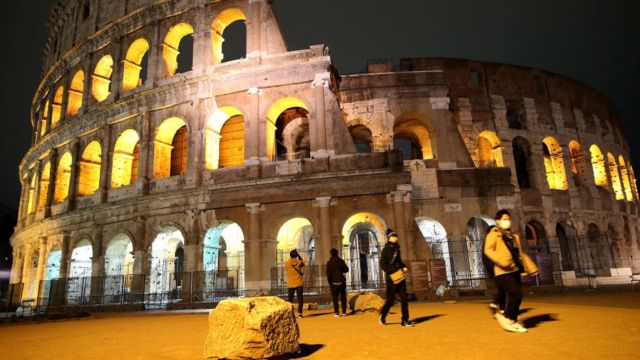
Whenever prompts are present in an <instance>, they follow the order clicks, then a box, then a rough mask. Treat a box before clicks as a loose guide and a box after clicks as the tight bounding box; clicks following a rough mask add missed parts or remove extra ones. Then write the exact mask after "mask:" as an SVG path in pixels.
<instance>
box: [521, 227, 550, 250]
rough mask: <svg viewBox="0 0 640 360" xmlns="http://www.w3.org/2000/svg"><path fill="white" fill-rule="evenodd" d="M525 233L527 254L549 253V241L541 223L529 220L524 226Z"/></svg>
mask: <svg viewBox="0 0 640 360" xmlns="http://www.w3.org/2000/svg"><path fill="white" fill-rule="evenodd" d="M525 235H526V240H527V249H528V250H527V252H528V253H529V255H537V254H548V253H549V241H548V240H547V235H546V233H545V231H544V226H542V224H540V223H539V222H537V221H529V222H528V223H527V226H526V228H525Z"/></svg>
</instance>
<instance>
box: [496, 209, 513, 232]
mask: <svg viewBox="0 0 640 360" xmlns="http://www.w3.org/2000/svg"><path fill="white" fill-rule="evenodd" d="M496 224H497V225H498V227H499V228H501V229H503V230H509V229H511V214H510V213H509V212H508V211H507V210H500V211H498V212H497V213H496Z"/></svg>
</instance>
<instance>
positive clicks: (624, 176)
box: [618, 155, 633, 202]
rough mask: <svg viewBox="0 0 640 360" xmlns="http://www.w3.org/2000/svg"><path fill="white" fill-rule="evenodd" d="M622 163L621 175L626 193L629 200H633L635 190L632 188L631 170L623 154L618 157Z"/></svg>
mask: <svg viewBox="0 0 640 360" xmlns="http://www.w3.org/2000/svg"><path fill="white" fill-rule="evenodd" d="M618 162H619V163H620V177H621V178H622V185H623V186H624V194H625V196H626V199H627V201H629V202H631V201H633V192H632V190H631V181H630V180H629V170H628V169H627V163H626V162H625V161H624V158H623V157H622V155H620V156H619V157H618Z"/></svg>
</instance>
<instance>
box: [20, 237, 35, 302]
mask: <svg viewBox="0 0 640 360" xmlns="http://www.w3.org/2000/svg"><path fill="white" fill-rule="evenodd" d="M33 251H34V248H33V245H31V244H30V243H26V244H24V254H23V255H24V257H23V261H22V279H21V282H22V284H23V288H22V299H23V300H24V299H27V298H28V297H29V287H30V285H31V281H32V280H34V279H31V276H30V275H31V274H30V273H31V272H30V271H29V269H30V268H31V265H32V264H31V261H32V258H33Z"/></svg>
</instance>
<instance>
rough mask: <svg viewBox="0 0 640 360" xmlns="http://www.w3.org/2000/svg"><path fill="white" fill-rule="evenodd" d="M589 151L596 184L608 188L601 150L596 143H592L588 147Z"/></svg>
mask: <svg viewBox="0 0 640 360" xmlns="http://www.w3.org/2000/svg"><path fill="white" fill-rule="evenodd" d="M589 153H590V154H591V166H592V167H593V178H594V182H595V184H596V186H600V187H603V188H608V187H609V182H608V180H607V170H606V167H605V165H604V156H603V155H602V151H600V148H599V147H598V145H595V144H594V145H591V147H590V148H589Z"/></svg>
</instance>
